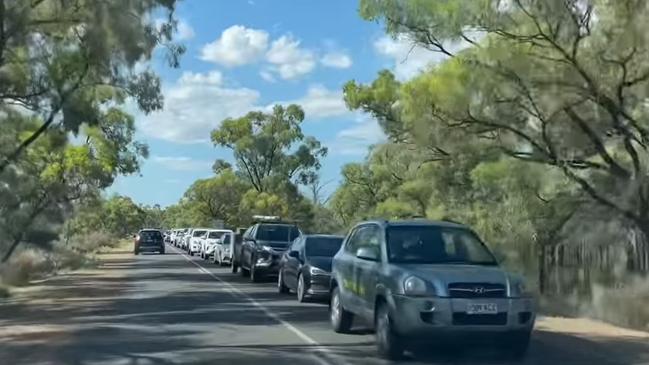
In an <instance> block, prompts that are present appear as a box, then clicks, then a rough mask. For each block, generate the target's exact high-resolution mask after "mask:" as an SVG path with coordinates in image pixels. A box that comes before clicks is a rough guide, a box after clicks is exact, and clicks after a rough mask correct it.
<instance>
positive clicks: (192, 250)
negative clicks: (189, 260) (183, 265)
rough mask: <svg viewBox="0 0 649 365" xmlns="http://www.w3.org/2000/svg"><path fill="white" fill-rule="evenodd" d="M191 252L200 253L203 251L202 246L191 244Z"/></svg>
mask: <svg viewBox="0 0 649 365" xmlns="http://www.w3.org/2000/svg"><path fill="white" fill-rule="evenodd" d="M189 250H190V251H191V252H200V251H201V245H200V244H199V243H193V242H192V243H190V244H189Z"/></svg>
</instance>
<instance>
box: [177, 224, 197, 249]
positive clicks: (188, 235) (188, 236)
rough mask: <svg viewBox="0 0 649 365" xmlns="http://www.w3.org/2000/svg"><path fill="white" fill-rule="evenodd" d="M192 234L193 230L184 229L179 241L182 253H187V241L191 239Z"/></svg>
mask: <svg viewBox="0 0 649 365" xmlns="http://www.w3.org/2000/svg"><path fill="white" fill-rule="evenodd" d="M193 232H194V228H186V229H185V232H184V233H183V235H182V239H181V240H180V248H182V249H183V250H184V251H188V252H189V241H190V239H191V238H192V233H193Z"/></svg>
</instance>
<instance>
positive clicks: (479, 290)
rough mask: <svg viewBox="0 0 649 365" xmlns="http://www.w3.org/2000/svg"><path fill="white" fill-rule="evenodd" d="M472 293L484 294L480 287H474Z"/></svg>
mask: <svg viewBox="0 0 649 365" xmlns="http://www.w3.org/2000/svg"><path fill="white" fill-rule="evenodd" d="M473 292H474V293H476V294H484V288H483V287H481V286H476V287H475V288H473Z"/></svg>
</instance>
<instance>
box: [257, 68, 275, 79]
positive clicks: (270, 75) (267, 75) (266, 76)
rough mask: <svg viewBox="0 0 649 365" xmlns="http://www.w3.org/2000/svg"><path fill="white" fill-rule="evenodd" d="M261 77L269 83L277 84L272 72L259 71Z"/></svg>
mask: <svg viewBox="0 0 649 365" xmlns="http://www.w3.org/2000/svg"><path fill="white" fill-rule="evenodd" d="M259 76H261V78H262V79H264V80H265V81H268V82H275V81H277V80H275V76H273V73H272V72H271V71H270V70H261V71H259Z"/></svg>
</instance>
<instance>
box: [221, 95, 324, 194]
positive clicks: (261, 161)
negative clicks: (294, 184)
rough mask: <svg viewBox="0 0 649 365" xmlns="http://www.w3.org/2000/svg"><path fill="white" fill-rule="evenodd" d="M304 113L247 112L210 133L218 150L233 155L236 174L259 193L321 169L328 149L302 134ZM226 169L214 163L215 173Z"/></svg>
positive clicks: (295, 109) (282, 109) (291, 108)
mask: <svg viewBox="0 0 649 365" xmlns="http://www.w3.org/2000/svg"><path fill="white" fill-rule="evenodd" d="M303 120H304V111H302V108H300V107H299V106H297V105H289V106H287V107H283V106H281V105H276V106H275V107H274V108H273V111H272V112H271V113H263V112H250V113H248V114H247V115H245V116H244V117H241V118H237V119H226V120H224V121H223V122H222V123H221V126H220V127H219V128H218V129H215V130H214V131H213V132H212V141H213V142H214V144H215V145H217V146H222V147H226V148H229V149H231V150H232V151H233V153H234V158H235V160H236V164H237V168H238V171H239V172H240V173H241V174H243V176H245V177H246V179H247V180H248V182H249V183H250V184H251V185H252V187H253V188H254V189H255V190H257V191H258V192H267V191H269V189H272V187H271V185H277V183H278V180H279V183H280V184H281V183H282V182H283V181H284V180H289V181H292V180H294V179H297V180H298V181H299V180H300V179H302V180H303V179H305V177H306V176H307V174H309V173H311V172H313V171H317V170H318V169H319V168H320V160H319V159H320V158H321V157H324V156H325V155H326V154H327V148H326V147H322V146H321V144H320V142H319V141H318V140H316V139H315V138H313V137H305V136H304V135H303V134H302V130H301V128H300V124H301V123H302V121H303ZM226 166H227V165H225V164H223V163H222V162H217V164H216V167H217V168H216V170H219V169H220V168H222V167H226Z"/></svg>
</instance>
